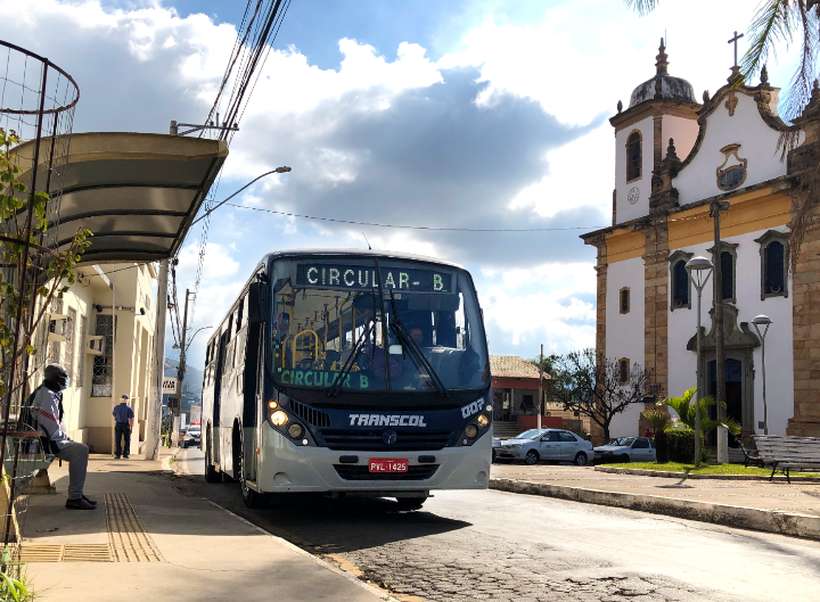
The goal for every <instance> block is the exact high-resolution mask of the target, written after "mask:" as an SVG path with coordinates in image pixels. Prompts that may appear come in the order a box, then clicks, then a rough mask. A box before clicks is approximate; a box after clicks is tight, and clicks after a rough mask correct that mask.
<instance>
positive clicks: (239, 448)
mask: <svg viewBox="0 0 820 602" xmlns="http://www.w3.org/2000/svg"><path fill="white" fill-rule="evenodd" d="M243 439H244V437H243V436H242V429H241V428H240V429H239V430H238V432H237V435H236V436H235V438H234V455H233V462H234V471H233V473H234V475H235V476H236V478H237V480H238V481H239V489H240V491H241V492H242V501H243V502H245V505H246V506H247V507H248V508H259V507H260V506H262V505H263V504H264V502H265V496H264V495H262V494H260V493H258V492H257V491H254V490H253V489H251V488H250V487H249V486H248V479H247V478H246V476H245V475H246V472H245V451H244V445H243V441H242V440H243Z"/></svg>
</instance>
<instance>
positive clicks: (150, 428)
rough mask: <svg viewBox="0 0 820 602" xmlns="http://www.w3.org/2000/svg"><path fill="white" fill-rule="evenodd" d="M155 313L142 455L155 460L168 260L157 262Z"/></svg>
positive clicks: (157, 438) (158, 437)
mask: <svg viewBox="0 0 820 602" xmlns="http://www.w3.org/2000/svg"><path fill="white" fill-rule="evenodd" d="M156 305H157V315H156V319H155V324H154V349H153V358H154V387H153V391H152V392H151V395H150V401H149V402H148V408H147V412H146V417H145V443H144V444H143V457H144V458H145V459H146V460H156V459H157V455H158V451H159V442H160V428H161V426H162V379H163V376H164V375H165V374H164V373H165V314H166V313H167V305H168V260H167V259H163V260H162V261H160V262H159V282H158V283H157V304H156Z"/></svg>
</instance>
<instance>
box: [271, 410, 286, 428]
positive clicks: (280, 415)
mask: <svg viewBox="0 0 820 602" xmlns="http://www.w3.org/2000/svg"><path fill="white" fill-rule="evenodd" d="M270 422H271V424H272V425H273V426H279V427H282V426H285V425H286V424H287V423H288V415H287V414H286V413H285V412H283V411H282V410H276V411H275V412H274V413H273V414H271V415H270Z"/></svg>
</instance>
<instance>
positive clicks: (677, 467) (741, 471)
mask: <svg viewBox="0 0 820 602" xmlns="http://www.w3.org/2000/svg"><path fill="white" fill-rule="evenodd" d="M602 466H605V467H607V468H634V469H639V470H660V471H666V472H689V473H692V474H718V475H725V474H731V475H743V476H765V477H768V476H769V475H770V474H772V469H771V468H760V467H758V466H748V467H746V466H743V465H742V464H704V465H703V466H701V467H700V468H695V467H694V466H693V465H692V464H683V463H681V462H667V463H666V464H657V463H655V462H626V463H623V464H602ZM779 474H780V472H778V475H779ZM791 474H792V476H793V477H801V476H802V477H820V474H818V473H813V472H799V471H796V470H793V471H792V473H791Z"/></svg>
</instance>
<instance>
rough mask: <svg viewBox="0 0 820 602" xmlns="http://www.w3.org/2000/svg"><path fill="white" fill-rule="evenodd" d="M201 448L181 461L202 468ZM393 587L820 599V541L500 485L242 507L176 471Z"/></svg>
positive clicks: (520, 597)
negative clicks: (418, 497) (410, 499)
mask: <svg viewBox="0 0 820 602" xmlns="http://www.w3.org/2000/svg"><path fill="white" fill-rule="evenodd" d="M201 457H202V456H201V454H200V452H199V450H186V451H185V452H183V453H182V454H181V456H180V462H179V465H178V468H180V469H181V470H182V471H185V472H188V473H190V474H191V475H199V474H201V472H202V463H201V462H202V460H201ZM174 482H175V483H176V485H177V487H179V488H180V490H182V491H183V492H187V493H190V494H191V495H203V496H206V497H208V498H210V499H211V500H213V501H214V502H216V503H218V504H220V505H222V506H225V507H227V508H229V509H230V510H232V511H234V512H236V513H238V514H241V515H242V516H244V517H246V518H248V519H249V520H251V521H253V522H254V523H256V524H258V525H259V526H261V527H263V528H264V529H267V530H268V531H270V532H272V533H275V534H277V535H280V536H282V537H285V538H286V539H289V540H290V541H292V542H294V543H296V544H297V545H300V546H302V547H304V548H306V549H307V550H309V551H311V552H314V553H317V554H322V555H326V556H329V557H330V558H332V559H333V560H336V561H337V562H339V563H340V564H341V565H342V566H343V567H345V568H348V569H351V570H354V571H356V570H358V571H360V572H361V575H362V576H363V577H364V578H366V579H369V580H371V581H373V582H375V583H377V584H379V585H381V586H382V587H385V588H387V589H389V590H390V591H392V592H394V593H396V594H400V595H405V596H419V597H422V598H426V599H429V600H456V601H462V600H463V601H468V600H477V599H486V600H513V599H514V600H516V601H518V602H523V601H525V600H549V601H550V602H555V601H556V600H570V599H571V600H607V601H623V600H632V601H635V600H638V601H649V600H653V601H654V600H744V601H749V600H761V601H763V600H765V601H771V600H801V601H802V600H807V601H809V600H818V601H820V543H817V542H810V541H802V540H797V539H792V538H788V537H782V536H777V535H769V534H763V533H755V532H751V531H741V530H735V529H728V528H724V527H719V526H715V525H708V524H704V523H697V522H692V521H685V520H679V519H673V518H668V517H659V516H655V515H649V514H642V513H639V512H632V511H629V510H620V509H615V508H606V507H603V506H594V505H588V504H578V503H574V502H567V501H562V500H553V499H548V498H541V497H533V496H526V495H518V494H512V493H505V492H500V491H466V492H459V491H448V492H439V493H436V496H435V498H433V499H430V500H428V502H427V504H426V505H425V507H424V511H420V512H414V513H397V512H395V511H394V507H393V504H392V503H391V502H390V501H388V500H378V501H364V500H357V501H348V502H344V503H341V502H338V501H336V502H333V501H330V500H322V499H302V500H299V502H298V503H296V504H291V505H289V506H287V507H284V508H278V509H267V510H260V511H252V510H248V509H246V508H244V507H243V505H242V502H241V500H240V498H239V492H238V488H237V486H236V485H235V484H230V483H228V484H220V485H206V484H205V483H204V481H202V480H201V478H199V477H198V476H190V477H185V478H177V479H175V481H174Z"/></svg>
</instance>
